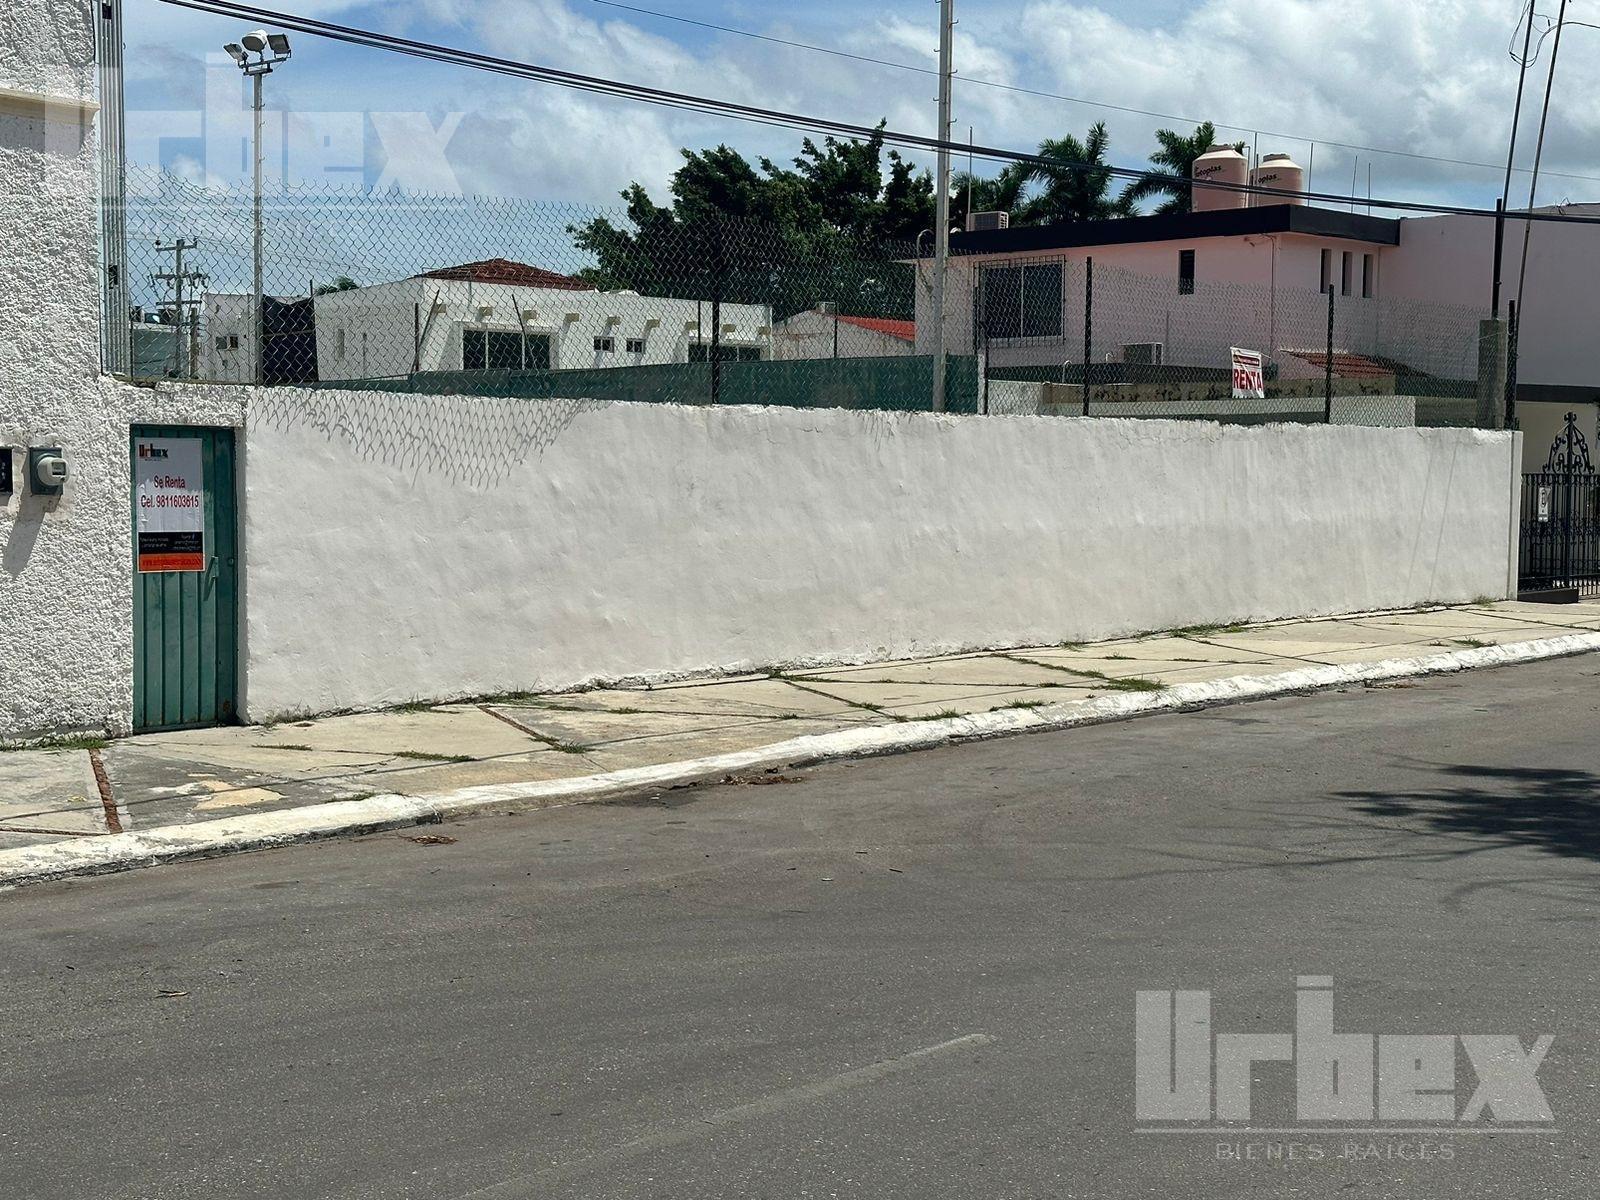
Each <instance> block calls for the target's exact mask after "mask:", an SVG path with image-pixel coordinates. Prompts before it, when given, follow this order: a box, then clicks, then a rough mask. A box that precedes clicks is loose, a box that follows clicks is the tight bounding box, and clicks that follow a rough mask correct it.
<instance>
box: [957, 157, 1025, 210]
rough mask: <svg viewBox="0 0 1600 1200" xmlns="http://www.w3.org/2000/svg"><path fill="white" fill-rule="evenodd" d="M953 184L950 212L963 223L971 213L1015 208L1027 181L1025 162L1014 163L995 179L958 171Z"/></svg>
mask: <svg viewBox="0 0 1600 1200" xmlns="http://www.w3.org/2000/svg"><path fill="white" fill-rule="evenodd" d="M951 183H952V185H953V186H952V188H951V196H950V212H951V214H952V216H953V217H954V219H955V221H956V223H958V224H960V223H962V222H964V221H965V220H966V217H967V214H968V213H969V212H975V213H977V212H1012V211H1014V210H1015V209H1016V207H1017V204H1018V202H1019V200H1020V199H1021V196H1022V189H1023V188H1024V187H1026V186H1027V183H1028V180H1027V175H1026V167H1025V166H1024V164H1022V163H1011V164H1009V165H1008V166H1006V167H1005V168H1004V169H1003V170H1002V171H1001V172H1000V173H999V174H998V175H996V176H994V177H993V178H992V179H985V178H983V177H981V176H978V175H973V174H970V173H968V172H966V171H958V172H956V175H955V178H954V179H953V180H952V181H951Z"/></svg>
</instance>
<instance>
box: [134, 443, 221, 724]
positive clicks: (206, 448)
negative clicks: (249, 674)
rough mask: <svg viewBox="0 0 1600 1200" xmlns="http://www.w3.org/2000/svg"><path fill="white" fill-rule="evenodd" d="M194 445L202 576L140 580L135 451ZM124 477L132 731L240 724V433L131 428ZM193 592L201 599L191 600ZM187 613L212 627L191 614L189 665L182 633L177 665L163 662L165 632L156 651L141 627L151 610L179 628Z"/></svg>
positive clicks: (165, 657)
mask: <svg viewBox="0 0 1600 1200" xmlns="http://www.w3.org/2000/svg"><path fill="white" fill-rule="evenodd" d="M194 437H197V438H200V439H201V442H202V450H201V452H202V460H201V461H202V467H203V470H204V475H205V491H204V496H205V501H204V504H205V508H204V512H205V529H206V534H207V543H206V547H205V552H206V555H207V560H208V561H207V570H206V571H205V572H202V573H199V574H198V575H196V574H195V573H188V574H164V575H157V574H146V575H140V574H139V572H138V561H137V555H138V512H137V508H136V505H137V497H136V495H134V491H133V487H132V480H133V471H134V461H135V456H136V453H137V450H136V447H137V443H138V442H139V441H140V440H141V439H149V438H194ZM128 473H129V492H130V503H129V528H130V535H131V536H130V542H131V545H130V557H129V562H128V570H129V574H130V579H131V590H132V599H133V650H134V667H133V728H134V731H135V732H137V733H154V732H158V731H161V730H172V729H203V728H209V727H211V726H215V725H221V724H228V723H232V722H234V721H237V720H238V719H239V699H240V693H241V691H242V687H241V681H242V677H243V670H242V659H241V631H242V625H243V620H242V617H243V614H242V613H241V611H240V607H241V606H240V597H241V594H242V593H241V587H240V576H241V570H240V558H241V555H240V552H239V551H240V543H239V538H240V525H241V522H240V509H241V505H240V496H239V492H240V489H239V482H240V473H239V437H238V431H237V430H236V429H233V428H230V427H221V426H212V425H158V424H148V425H147V424H138V425H132V426H130V427H129V430H128ZM195 590H198V595H195V594H193V592H194V591H195ZM191 605H197V606H201V605H214V606H215V608H214V617H215V619H214V621H212V622H209V623H208V622H207V620H206V615H205V610H204V608H202V607H196V608H195V609H194V612H195V614H196V616H197V619H198V621H199V624H198V626H197V627H196V629H195V631H194V646H193V649H192V654H193V658H192V659H191V658H190V654H191V649H190V647H189V644H188V635H187V633H186V632H185V633H180V635H179V637H180V641H179V645H178V656H177V657H178V661H177V663H176V665H174V664H172V663H171V662H169V661H168V648H169V645H170V643H169V642H168V640H167V635H168V632H169V629H168V628H164V629H163V630H162V632H161V638H160V644H159V645H157V644H155V643H153V642H152V640H151V637H150V631H149V630H148V629H147V627H146V620H147V617H148V615H149V612H150V608H151V606H154V607H156V608H159V609H160V610H161V611H162V612H163V613H165V612H166V610H167V608H168V606H173V607H176V608H177V610H178V614H179V615H178V617H177V619H176V621H177V624H178V626H179V627H180V628H181V627H182V625H183V623H184V621H185V620H186V619H187V617H186V613H185V610H186V609H188V608H189V607H190V606H191ZM174 691H176V698H174V695H173V693H174ZM152 692H154V695H152ZM191 693H192V694H191Z"/></svg>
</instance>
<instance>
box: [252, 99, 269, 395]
mask: <svg viewBox="0 0 1600 1200" xmlns="http://www.w3.org/2000/svg"><path fill="white" fill-rule="evenodd" d="M265 74H266V72H265V71H258V72H256V74H254V75H252V76H251V77H250V82H251V84H252V85H253V88H252V91H253V100H254V108H255V143H254V144H255V153H254V154H253V155H252V158H253V159H254V162H255V171H254V175H255V190H254V193H253V194H254V197H255V204H254V208H253V209H252V216H253V219H254V228H253V230H252V232H253V235H254V242H253V245H252V247H251V251H252V253H251V259H252V266H253V268H254V272H253V276H252V278H253V285H254V286H253V288H252V292H251V294H252V295H253V296H254V298H255V350H256V353H255V368H256V370H255V380H256V385H257V386H258V387H259V386H260V385H261V384H262V383H264V382H265V381H266V374H265V367H266V335H267V323H266V320H265V317H264V315H263V313H262V311H261V310H262V307H263V306H264V304H265V303H266V300H265V297H264V295H263V287H262V282H261V257H262V255H261V80H262V77H263V76H265Z"/></svg>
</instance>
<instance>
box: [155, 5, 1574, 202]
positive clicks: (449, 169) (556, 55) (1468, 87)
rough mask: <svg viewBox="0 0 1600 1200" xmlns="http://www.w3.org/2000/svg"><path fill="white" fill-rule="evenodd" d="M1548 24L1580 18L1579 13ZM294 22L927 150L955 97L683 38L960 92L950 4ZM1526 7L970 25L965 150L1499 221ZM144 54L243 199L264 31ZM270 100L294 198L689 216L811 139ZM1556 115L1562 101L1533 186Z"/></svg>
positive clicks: (200, 21) (722, 126)
mask: <svg viewBox="0 0 1600 1200" xmlns="http://www.w3.org/2000/svg"><path fill="white" fill-rule="evenodd" d="M257 3H260V4H263V5H267V4H270V3H272V0H257ZM1540 3H1541V5H1542V6H1543V8H1542V9H1541V11H1543V10H1544V9H1548V10H1549V11H1550V12H1552V13H1553V12H1554V10H1555V8H1556V3H1557V0H1540ZM278 7H281V8H282V9H283V10H284V11H289V12H297V13H301V14H304V15H308V16H316V17H320V18H325V19H330V20H338V21H341V22H346V23H349V24H353V25H359V26H364V27H368V28H373V29H379V30H383V31H386V32H393V33H399V34H403V35H405V36H407V37H411V38H417V39H424V40H430V41H437V42H442V43H446V44H449V45H453V46H460V47H465V48H470V49H474V50H479V51H483V52H487V53H492V54H496V55H500V56H503V57H507V58H516V59H523V60H527V61H532V62H536V63H539V64H542V65H548V66H554V67H559V68H563V69H567V70H573V71H580V72H585V73H589V74H596V75H604V76H610V77H615V78H621V79H626V80H629V81H635V82H641V83H647V84H651V85H655V86H659V87H665V88H672V89H678V90H682V91H689V92H697V93H701V94H707V95H712V96H717V97H722V98H728V99H733V100H738V101H741V102H747V103H757V104H761V105H765V106H769V107H773V108H781V109H787V110H793V111H801V112H807V113H815V114H819V115H823V116H828V117H833V118H837V119H842V120H847V121H856V122H861V123H868V124H870V123H873V122H875V121H877V120H878V119H879V118H887V120H888V122H889V124H890V125H891V126H892V127H894V128H898V129H903V130H907V131H914V132H918V133H931V132H932V131H933V126H934V123H935V116H934V95H935V90H936V81H935V80H934V79H933V78H932V77H931V76H930V75H927V74H919V73H916V72H914V71H908V70H903V69H897V68H895V67H892V66H877V65H871V64H866V63H862V62H859V61H855V60H852V59H847V58H843V57H838V56H833V55H828V54H823V53H818V52H815V51H812V50H804V49H797V48H791V47H787V46H783V45H779V44H776V43H775V42H772V41H762V40H758V39H755V38H750V37H746V36H740V35H738V34H734V33H725V32H719V31H716V30H712V29H707V28H704V27H701V26H697V25H693V24H686V23H683V22H681V21H674V20H671V19H669V18H670V17H674V16H675V17H680V18H687V19H689V20H695V21H702V22H708V23H713V24H719V25H726V26H730V27H735V28H737V29H740V30H744V31H748V32H751V33H757V34H762V35H765V36H766V37H768V38H781V39H787V40H792V41H802V42H809V43H813V44H816V45H821V46H826V47H831V48H834V49H837V50H841V51H846V52H849V53H851V54H856V55H864V56H868V57H872V58H879V59H886V60H891V61H893V62H896V63H903V64H908V65H912V66H918V67H922V68H924V69H927V68H931V67H932V66H934V65H935V55H936V49H937V15H938V5H937V3H936V0H878V2H877V3H873V4H865V3H861V2H860V0H849V2H846V0H811V2H810V3H808V4H805V5H795V4H781V5H780V4H772V3H760V2H757V0H633V6H632V10H630V9H629V8H624V7H620V6H618V5H612V4H604V3H599V2H598V0H383V2H381V3H372V2H363V0H282V2H281V4H279V5H278ZM1523 7H1524V0H1195V2H1187V3H1185V2H1180V0H1100V2H1099V3H1089V2H1070V0H1010V2H1006V0H958V2H957V16H958V18H959V21H960V25H959V28H958V36H957V66H958V70H959V71H960V72H961V74H962V75H963V76H964V77H965V78H964V79H963V80H962V81H961V82H960V83H958V85H957V88H956V121H957V127H958V129H959V130H960V136H961V137H962V138H965V136H966V133H967V130H968V128H969V127H970V128H971V129H972V130H973V132H974V136H975V137H976V138H977V140H978V141H979V142H987V143H990V144H997V145H1003V146H1014V147H1017V148H1023V149H1026V148H1031V147H1033V146H1034V145H1036V144H1037V143H1038V142H1039V140H1040V139H1041V138H1044V137H1048V136H1053V135H1058V134H1060V133H1063V132H1068V131H1071V132H1076V133H1079V134H1080V135H1081V133H1082V131H1083V130H1084V129H1085V128H1086V127H1087V126H1088V125H1089V124H1090V123H1091V122H1093V121H1095V120H1102V119H1103V120H1105V121H1106V123H1107V124H1108V126H1109V127H1110V130H1111V134H1112V147H1113V152H1112V157H1113V159H1114V160H1115V161H1117V162H1118V163H1119V164H1124V165H1129V166H1139V165H1143V163H1144V160H1145V156H1146V154H1147V153H1148V151H1149V149H1150V148H1151V145H1152V137H1151V135H1152V132H1153V130H1155V129H1156V128H1159V127H1162V126H1168V127H1178V128H1184V127H1185V126H1184V120H1185V119H1190V120H1193V119H1210V120H1212V121H1214V122H1216V123H1217V124H1218V125H1219V126H1226V127H1228V128H1227V129H1226V130H1225V132H1226V133H1227V135H1228V136H1229V138H1230V139H1239V138H1242V139H1244V140H1247V141H1256V140H1257V131H1259V143H1258V144H1259V147H1260V150H1261V152H1262V153H1269V152H1273V151H1287V152H1289V153H1291V154H1293V155H1294V156H1295V157H1296V158H1297V159H1298V160H1299V161H1300V162H1301V163H1302V164H1306V163H1312V164H1313V166H1314V178H1313V186H1314V187H1315V188H1316V189H1317V190H1328V191H1341V192H1343V191H1348V190H1349V188H1350V185H1351V179H1352V177H1354V178H1355V179H1356V182H1357V191H1358V192H1362V193H1364V192H1365V191H1366V188H1367V176H1368V170H1369V168H1370V170H1371V172H1372V187H1373V190H1374V193H1375V194H1378V195H1391V196H1400V197H1406V198H1423V199H1441V198H1442V199H1449V200H1452V201H1459V202H1469V203H1478V204H1483V203H1490V202H1492V198H1493V197H1494V196H1495V195H1496V194H1497V193H1498V190H1499V185H1500V168H1496V167H1494V166H1472V165H1463V164H1461V163H1455V162H1440V161H1432V160H1431V159H1448V160H1465V162H1469V163H1479V164H1493V163H1495V162H1496V161H1499V162H1501V163H1502V164H1503V161H1504V155H1505V149H1506V137H1507V134H1508V125H1509V120H1510V113H1511V104H1512V99H1513V95H1514V92H1515V88H1516V78H1517V70H1516V66H1515V64H1514V63H1513V61H1512V60H1511V58H1510V56H1509V54H1508V50H1507V47H1508V43H1509V42H1510V40H1511V38H1512V36H1513V32H1514V30H1515V28H1516V26H1517V23H1518V20H1519V16H1520V13H1521V11H1522V9H1523ZM637 9H646V10H653V12H654V13H658V14H667V16H665V17H664V16H660V15H652V13H650V12H641V11H636V10H637ZM1570 11H1571V15H1572V17H1573V18H1574V19H1577V20H1584V21H1588V20H1593V21H1594V22H1595V23H1596V24H1600V0H1572V3H1571V10H1570ZM126 26H127V29H126V33H127V43H128V55H127V59H128V70H129V73H128V103H129V108H130V129H131V131H132V134H133V136H132V145H131V155H132V157H134V158H135V159H136V160H138V161H141V162H144V163H153V162H156V161H159V162H160V163H161V164H162V165H164V166H167V167H169V168H174V169H178V170H182V171H185V172H189V173H196V172H202V171H203V172H207V173H209V174H210V175H211V176H213V177H217V178H221V179H232V178H238V177H240V175H241V173H242V169H243V165H244V164H243V163H242V162H240V161H239V157H240V156H239V155H238V154H237V152H236V151H233V152H227V151H226V147H227V146H228V144H229V143H228V141H227V139H226V138H224V139H221V141H220V143H219V141H218V139H216V138H215V137H213V138H212V140H210V141H209V142H208V141H207V140H205V139H204V138H203V137H202V133H203V131H204V129H205V126H203V125H200V124H198V123H197V122H198V120H199V119H198V118H196V117H194V116H193V114H194V113H196V112H197V111H199V110H202V109H204V108H206V105H207V94H208V93H207V60H206V56H207V54H208V53H209V54H212V55H213V62H215V61H216V60H215V57H214V56H215V49H216V48H217V47H219V46H220V45H221V44H222V43H223V42H225V41H231V40H234V39H235V38H236V37H237V36H238V35H239V34H240V33H241V32H243V29H242V27H240V26H239V25H238V23H237V22H234V21H230V20H224V19H220V18H216V17H212V16H208V15H202V14H197V13H193V12H189V11H186V10H183V9H179V8H175V7H173V6H170V5H167V4H163V3H161V2H160V0H126ZM1540 27H1542V24H1541V26H1540ZM1549 50H1550V43H1549V41H1548V40H1547V41H1545V43H1544V46H1543V52H1542V54H1541V57H1540V59H1539V63H1538V65H1537V67H1536V68H1535V72H1536V74H1535V75H1532V76H1530V80H1531V81H1533V82H1534V83H1536V84H1537V87H1538V88H1539V89H1542V86H1543V78H1544V75H1543V73H1544V69H1545V66H1546V64H1547V62H1548V55H1549ZM221 62H222V67H221V68H215V67H214V68H213V70H212V71H211V85H210V110H211V111H212V112H213V113H215V112H216V111H217V109H218V107H219V106H221V107H222V108H224V109H227V108H232V109H235V110H237V108H238V106H239V103H240V97H241V96H242V92H241V89H240V82H239V80H238V78H237V74H236V72H234V71H233V68H232V67H231V65H229V64H227V60H226V59H223V60H221ZM1597 66H1600V29H1591V28H1585V27H1575V28H1572V29H1569V30H1568V31H1567V33H1566V35H1565V41H1564V44H1563V46H1562V50H1561V60H1560V71H1559V73H1558V77H1557V81H1558V82H1557V89H1556V96H1555V103H1554V108H1553V112H1552V124H1551V133H1550V136H1549V141H1548V145H1547V147H1546V151H1545V172H1546V175H1545V181H1544V182H1543V183H1542V185H1541V188H1540V200H1541V202H1556V201H1561V200H1563V199H1572V200H1583V199H1597V198H1600V105H1596V104H1595V103H1594V102H1593V101H1592V99H1591V98H1590V93H1591V89H1592V86H1593V85H1592V81H1593V79H1594V78H1595V77H1596V75H1597V72H1596V67H1597ZM978 81H986V82H987V84H993V83H998V84H1006V85H1011V86H1012V87H1021V88H1027V89H1033V90H1035V91H1040V92H1050V93H1057V94H1059V95H1060V96H1070V97H1074V98H1076V99H1075V100H1071V101H1069V100H1066V99H1056V98H1047V97H1043V96H1035V95H1028V94H1024V93H1020V92H1016V91H1008V90H1004V89H1002V88H997V87H993V86H987V85H986V83H981V82H978ZM1530 86H1532V84H1531V85H1530ZM268 95H269V97H270V100H269V103H270V104H271V105H273V106H281V107H283V108H286V109H287V110H288V111H289V113H290V114H291V116H290V118H289V122H290V132H289V137H290V139H291V141H290V145H291V148H292V149H293V150H294V152H292V153H291V154H290V156H289V168H288V170H289V173H290V175H291V176H294V177H296V178H299V179H312V178H318V177H326V178H331V179H337V180H342V181H345V182H361V183H365V184H368V185H370V184H372V183H373V182H375V181H377V180H379V179H384V180H386V181H388V182H394V181H398V182H400V183H402V184H404V185H406V186H408V187H413V188H426V189H433V190H440V191H452V190H455V189H457V188H459V189H461V190H465V191H467V192H473V193H486V194H492V195H508V196H517V197H529V198H537V199H541V200H565V201H571V202H575V203H596V202H599V203H605V202H608V201H610V200H613V199H614V198H615V196H616V193H617V192H618V190H619V189H621V188H622V187H623V186H625V185H626V184H627V183H628V182H629V181H630V180H633V179H637V180H639V181H640V182H642V183H644V184H645V185H646V186H647V187H649V188H650V189H651V190H652V191H653V192H654V193H656V194H657V195H658V196H660V195H662V194H663V192H664V185H665V183H666V180H667V178H668V176H669V175H670V173H671V171H672V170H673V168H674V166H675V165H676V163H677V162H678V149H679V148H680V147H683V146H694V147H698V146H705V145H713V144H716V143H718V142H726V143H728V144H730V145H733V146H736V147H738V148H740V149H742V150H744V151H746V152H747V153H749V154H751V155H757V154H769V155H772V156H774V157H788V156H789V155H791V154H792V153H793V151H794V147H795V143H796V142H797V140H798V137H799V135H797V134H793V133H790V132H787V131H778V130H773V129H769V128H765V127H762V126H755V125H744V124H740V123H737V122H731V121H726V120H721V119H710V118H706V117H701V116H696V115H691V114H684V113H679V112H674V111H669V110H661V109H652V108H648V107H643V106H639V105H635V104H629V103H626V102H622V101H616V100H610V99H604V98H598V97H594V96H589V95H585V94H581V93H575V92H570V91H565V90H562V89H558V88H553V87H550V86H548V85H540V84H531V83H526V82H522V81H517V80H511V79H506V78H501V77H496V76H491V75H484V74H480V73H477V72H472V71H467V70H465V69H462V68H457V67H450V66H445V65H441V64H433V63H427V62H422V61H418V60H416V59H412V58H404V57H400V56H396V55H392V54H387V53H384V52H381V51H372V50H363V49H358V48H353V47H348V46H342V45H339V44H337V43H331V42H324V41H319V40H318V39H315V38H311V37H308V36H302V35H296V44H295V57H294V60H293V61H292V62H291V63H289V64H288V65H287V66H285V67H284V68H283V69H281V70H280V71H279V72H278V73H277V74H275V75H274V76H273V77H272V79H271V80H270V81H269V84H268ZM1104 106H1118V107H1104ZM1537 107H1538V106H1537V91H1536V92H1535V96H1534V102H1533V103H1531V104H1530V105H1529V106H1528V108H1529V117H1528V120H1527V123H1526V126H1525V128H1527V129H1528V130H1529V136H1528V137H1527V140H1526V141H1525V142H1524V145H1525V146H1526V147H1527V150H1528V154H1527V155H1525V156H1521V157H1524V160H1525V161H1530V160H1531V150H1532V136H1531V131H1532V130H1533V128H1534V127H1535V125H1536V121H1537ZM1130 109H1135V110H1145V111H1146V112H1148V113H1157V114H1168V116H1161V117H1157V116H1150V115H1143V114H1141V113H1139V112H1132V111H1124V110H1130ZM329 114H332V115H329ZM342 114H360V116H359V118H355V117H351V116H348V115H342ZM231 119H232V118H231V117H229V116H228V114H226V113H224V114H223V115H222V116H217V117H214V118H212V126H213V134H214V133H215V130H217V129H224V128H232V127H230V126H228V125H227V121H228V120H231ZM352 130H355V131H358V132H356V133H354V134H352ZM352 138H354V141H352ZM236 141H237V139H236V138H235V142H234V144H235V145H236ZM1313 141H1315V142H1316V147H1315V152H1314V159H1313V150H1312V142H1313ZM1335 143H1353V144H1359V145H1362V146H1367V147H1374V148H1378V149H1380V150H1382V151H1385V152H1381V153H1380V152H1374V151H1372V150H1352V149H1349V148H1345V147H1341V146H1338V145H1336V144H1335ZM219 144H220V145H221V146H222V147H223V148H224V150H223V151H222V152H219V150H218V146H219ZM208 148H209V153H208ZM1394 151H1406V152H1410V154H1412V155H1417V156H1431V159H1430V158H1428V157H1406V156H1405V155H1402V154H1398V153H1393V152H1394ZM1567 176H1580V177H1581V176H1591V177H1594V178H1593V179H1592V180H1591V179H1585V178H1572V177H1567ZM1523 179H1524V184H1523V186H1526V177H1525V176H1524V177H1523Z"/></svg>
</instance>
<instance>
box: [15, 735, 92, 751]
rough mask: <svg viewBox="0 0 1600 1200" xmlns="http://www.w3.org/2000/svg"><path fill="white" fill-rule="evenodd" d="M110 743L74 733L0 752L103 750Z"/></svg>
mask: <svg viewBox="0 0 1600 1200" xmlns="http://www.w3.org/2000/svg"><path fill="white" fill-rule="evenodd" d="M110 744H111V743H110V742H109V741H107V740H106V739H105V738H103V737H95V736H93V735H92V734H85V733H74V734H66V735H64V736H62V737H52V738H45V739H44V740H43V741H42V742H31V743H29V744H28V745H26V746H0V751H10V750H104V749H105V748H106V747H107V746H109V745H110Z"/></svg>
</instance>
